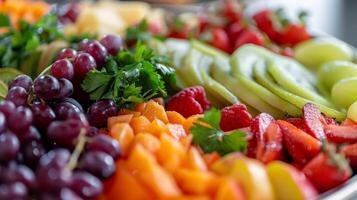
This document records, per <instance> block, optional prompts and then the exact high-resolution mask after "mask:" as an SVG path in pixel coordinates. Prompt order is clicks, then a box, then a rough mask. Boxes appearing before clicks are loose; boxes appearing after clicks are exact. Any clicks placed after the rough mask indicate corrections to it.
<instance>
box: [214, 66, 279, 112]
mask: <svg viewBox="0 0 357 200" xmlns="http://www.w3.org/2000/svg"><path fill="white" fill-rule="evenodd" d="M219 63H221V62H219V61H218V62H215V65H213V67H212V75H213V78H214V79H215V80H217V81H218V82H220V83H221V84H222V85H224V86H225V87H226V88H227V89H228V90H229V91H231V92H232V93H233V94H234V95H236V96H237V97H238V99H239V100H241V101H244V102H245V103H246V104H247V105H249V106H251V107H253V108H254V109H256V110H258V111H260V112H267V113H269V114H271V115H272V116H274V117H275V118H283V117H284V113H283V112H282V111H280V110H278V109H276V108H274V107H272V106H271V105H270V104H268V103H266V102H265V101H263V100H262V99H260V98H259V97H258V96H256V95H255V94H254V93H252V92H251V89H250V88H247V87H246V85H245V84H244V83H246V80H247V79H246V78H245V77H243V76H241V78H240V79H237V78H235V77H233V76H231V75H230V74H229V71H227V67H224V66H222V65H217V64H219ZM228 66H229V65H228Z"/></svg>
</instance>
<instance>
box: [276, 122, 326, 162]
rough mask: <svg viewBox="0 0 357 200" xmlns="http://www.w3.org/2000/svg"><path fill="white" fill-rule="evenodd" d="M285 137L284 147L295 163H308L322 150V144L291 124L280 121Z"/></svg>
mask: <svg viewBox="0 0 357 200" xmlns="http://www.w3.org/2000/svg"><path fill="white" fill-rule="evenodd" d="M277 123H278V124H279V126H280V128H281V130H282V132H283V137H284V145H285V148H286V149H287V151H288V153H289V155H290V156H291V157H292V158H293V159H294V161H296V162H299V163H302V164H304V163H307V162H308V161H309V160H311V158H313V157H314V156H315V155H317V154H318V153H319V152H320V149H321V142H320V141H318V140H317V139H315V138H314V137H312V136H310V135H309V134H307V133H306V132H304V131H302V130H300V129H299V128H297V127H296V126H294V125H292V124H290V123H289V122H286V121H283V120H278V121H277Z"/></svg>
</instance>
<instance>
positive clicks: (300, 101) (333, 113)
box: [254, 62, 346, 121]
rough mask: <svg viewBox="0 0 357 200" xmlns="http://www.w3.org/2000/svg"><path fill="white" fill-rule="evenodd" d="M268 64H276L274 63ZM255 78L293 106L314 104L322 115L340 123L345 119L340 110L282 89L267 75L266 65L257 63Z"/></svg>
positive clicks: (300, 106)
mask: <svg viewBox="0 0 357 200" xmlns="http://www.w3.org/2000/svg"><path fill="white" fill-rule="evenodd" d="M268 64H274V63H272V62H270V63H268ZM254 76H255V78H256V80H257V81H258V82H259V83H260V84H261V85H263V86H265V87H266V88H267V89H269V90H270V91H272V92H273V93H275V94H276V95H278V96H280V97H281V98H282V99H284V100H286V101H288V102H290V103H291V104H293V105H295V106H297V107H299V108H302V107H304V105H305V104H306V103H314V104H315V105H317V106H318V107H319V109H320V110H321V112H322V113H324V114H325V115H327V116H329V117H332V118H336V120H338V121H342V120H344V118H345V116H346V115H345V113H343V112H340V111H338V110H335V109H332V108H329V107H327V106H324V105H321V104H319V103H316V102H311V101H310V100H307V99H305V98H302V97H299V96H297V95H294V94H292V93H290V92H288V91H286V90H284V89H282V88H281V87H280V86H279V85H278V84H276V83H275V82H274V81H273V80H272V79H271V78H270V77H269V74H267V73H266V70H265V64H264V63H256V65H255V67H254Z"/></svg>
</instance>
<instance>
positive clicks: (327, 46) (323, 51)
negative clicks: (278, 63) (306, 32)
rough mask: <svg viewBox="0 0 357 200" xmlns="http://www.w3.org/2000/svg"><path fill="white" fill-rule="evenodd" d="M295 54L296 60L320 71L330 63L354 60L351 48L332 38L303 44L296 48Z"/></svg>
mask: <svg viewBox="0 0 357 200" xmlns="http://www.w3.org/2000/svg"><path fill="white" fill-rule="evenodd" d="M294 52H295V53H294V57H295V58H296V60H298V61H299V62H300V63H302V64H303V65H306V66H308V67H311V68H313V69H318V67H320V65H322V64H323V63H326V62H329V61H333V60H346V61H351V60H352V58H353V50H352V48H351V47H349V46H348V45H347V44H346V43H344V42H342V41H340V40H338V39H334V38H331V37H318V38H313V39H310V40H307V41H305V42H302V43H300V44H299V45H297V46H296V47H295V49H294Z"/></svg>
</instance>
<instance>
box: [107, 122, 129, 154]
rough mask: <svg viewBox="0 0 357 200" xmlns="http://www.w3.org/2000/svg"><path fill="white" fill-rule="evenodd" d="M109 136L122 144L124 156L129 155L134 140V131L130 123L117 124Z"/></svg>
mask: <svg viewBox="0 0 357 200" xmlns="http://www.w3.org/2000/svg"><path fill="white" fill-rule="evenodd" d="M109 135H110V136H112V137H113V138H114V139H115V140H117V141H118V142H119V144H120V147H121V151H122V155H123V156H126V155H128V153H129V149H130V145H131V143H132V142H133V140H134V131H133V129H132V128H131V127H130V125H129V124H128V123H116V124H115V125H114V126H113V128H112V129H110V131H109Z"/></svg>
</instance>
